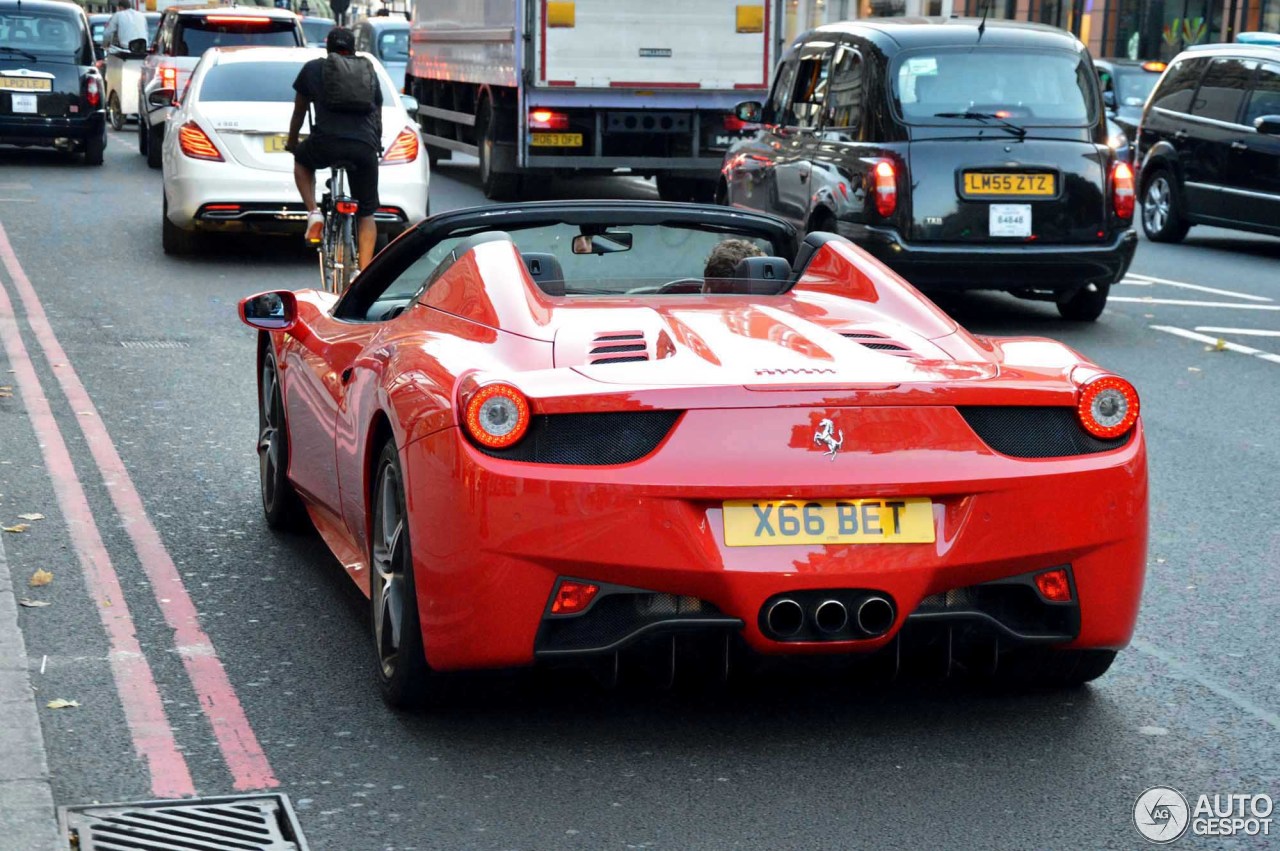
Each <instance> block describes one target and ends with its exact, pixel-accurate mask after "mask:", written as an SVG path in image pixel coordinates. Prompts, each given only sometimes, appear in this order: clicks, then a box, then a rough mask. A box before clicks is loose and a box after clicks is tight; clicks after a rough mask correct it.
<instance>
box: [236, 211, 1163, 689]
mask: <svg viewBox="0 0 1280 851" xmlns="http://www.w3.org/2000/svg"><path fill="white" fill-rule="evenodd" d="M727 240H741V241H744V242H746V243H749V245H747V246H746V247H745V250H744V246H743V245H742V244H741V243H734V244H732V245H729V246H727V249H729V252H728V253H729V254H730V255H731V256H735V257H741V260H740V261H739V262H737V263H736V266H734V267H733V271H732V274H726V273H725V271H724V270H720V271H718V272H716V273H715V274H714V277H712V278H709V279H708V278H705V277H704V265H705V262H706V260H707V258H708V256H709V255H711V254H712V253H713V252H720V253H722V254H723V253H725V250H726V246H725V245H722V243H725V241H727ZM240 309H241V316H242V318H243V320H244V321H245V322H246V323H247V324H249V325H250V326H252V327H254V328H257V329H259V330H260V334H259V344H258V358H257V364H258V377H259V381H258V390H259V402H260V404H259V422H260V427H261V436H260V439H259V442H258V454H259V456H260V460H261V465H260V468H261V477H262V501H263V506H264V508H265V511H266V516H267V521H268V523H269V524H270V525H272V526H279V525H285V524H289V523H292V522H294V521H297V520H299V519H301V518H303V517H304V516H305V517H309V519H310V521H311V523H312V524H314V526H315V528H316V529H318V530H319V532H320V534H321V535H322V536H323V537H324V540H325V541H326V542H327V543H328V545H329V547H330V548H331V549H332V550H333V553H334V554H335V555H336V556H337V558H338V560H339V561H340V562H341V563H342V565H343V566H344V567H345V568H346V570H347V572H348V573H349V574H350V576H351V578H352V579H354V580H355V582H356V583H357V584H358V585H359V587H360V588H361V589H362V590H363V591H364V592H365V593H366V594H367V595H368V596H369V598H370V601H371V610H372V617H371V620H372V626H373V639H374V643H375V645H376V649H377V657H378V674H379V678H380V682H381V686H382V691H383V694H384V697H385V698H386V699H387V700H388V701H389V702H390V703H391V704H393V705H406V704H411V703H415V702H419V701H421V700H422V699H424V698H427V699H429V698H430V697H431V696H432V695H433V694H434V693H436V690H438V689H440V688H442V687H443V686H442V679H441V676H442V672H448V671H456V670H461V669H475V668H494V667H507V666H521V665H528V664H532V663H534V662H538V661H548V660H568V659H579V660H584V661H588V662H591V663H594V664H596V667H601V666H603V667H604V668H606V669H609V670H613V671H617V670H618V669H619V664H618V659H619V658H622V660H623V665H622V667H623V668H624V670H625V667H626V664H627V660H628V659H629V658H630V655H629V654H643V653H651V654H653V655H654V658H658V659H661V660H663V664H669V665H672V666H675V665H678V664H680V663H679V661H678V660H679V658H680V656H681V653H682V652H683V650H682V648H684V647H686V646H687V647H689V648H690V649H691V651H692V650H694V649H701V650H702V651H705V650H706V648H707V647H711V648H713V649H715V652H717V653H724V654H725V655H726V658H727V656H728V655H730V654H737V653H742V654H744V655H747V656H752V657H755V658H759V656H760V655H762V654H763V655H775V656H776V655H786V654H792V655H802V654H872V653H875V654H878V655H877V656H876V658H880V659H888V660H890V662H891V663H892V664H894V665H897V664H898V663H899V660H903V659H908V658H912V659H914V658H921V654H932V655H931V656H928V657H927V658H933V659H937V660H939V662H940V664H941V665H942V666H943V668H942V669H943V670H947V671H949V670H952V669H953V668H964V669H968V670H971V671H977V672H980V673H984V674H990V675H992V676H994V677H995V678H996V679H997V680H999V679H1002V678H1003V679H1005V680H1012V681H1014V682H1017V683H1028V682H1029V683H1034V684H1039V685H1074V684H1078V683H1082V682H1085V681H1088V680H1091V679H1094V678H1095V677H1097V676H1099V675H1100V674H1102V673H1103V672H1104V671H1105V670H1106V669H1107V667H1108V666H1109V665H1110V664H1111V661H1112V660H1113V659H1114V657H1115V655H1116V651H1117V650H1119V649H1120V648H1122V647H1124V646H1125V645H1126V644H1127V643H1128V641H1129V639H1130V636H1131V634H1132V632H1133V628H1134V621H1135V618H1136V616H1137V612H1138V602H1139V597H1140V595H1141V591H1142V583H1143V576H1144V570H1145V564H1146V545H1147V471H1146V450H1145V446H1144V442H1143V433H1142V422H1141V420H1140V418H1139V416H1138V397H1137V394H1136V393H1135V392H1134V389H1133V387H1132V386H1131V385H1130V384H1129V383H1128V382H1127V381H1125V380H1124V379H1123V378H1120V377H1118V376H1116V375H1112V374H1110V373H1108V372H1107V371H1106V370H1104V369H1102V368H1100V367H1098V366H1096V365H1094V364H1093V363H1090V362H1089V361H1087V360H1085V359H1084V358H1083V357H1081V356H1080V355H1079V354H1078V353H1077V352H1074V351H1072V350H1071V349H1069V348H1068V347H1066V346H1064V345H1062V344H1060V343H1057V342H1054V341H1052V340H1044V339H1031V338H992V337H979V336H975V335H972V334H970V333H968V332H966V331H965V330H964V329H963V328H960V327H959V326H958V325H957V324H956V323H955V322H954V321H953V320H952V319H950V318H948V317H947V316H946V315H945V314H944V313H943V312H941V311H940V310H938V309H937V308H936V307H935V306H934V305H933V304H932V303H931V302H930V301H929V300H928V299H926V298H924V297H923V296H922V295H921V294H920V293H919V292H917V291H916V290H915V289H914V288H913V287H911V286H910V285H909V284H908V283H906V282H905V281H903V280H902V279H901V278H899V277H897V276H896V275H895V274H894V273H893V272H891V271H890V270H889V269H887V268H886V267H885V266H883V265H881V264H880V263H879V262H877V261H876V260H874V259H872V258H871V257H870V256H869V255H867V254H866V253H864V252H863V251H861V250H859V249H858V248H856V247H855V246H854V245H853V244H852V243H850V242H849V241H847V240H845V239H843V238H842V237H839V236H837V235H834V234H828V233H814V234H810V235H808V236H807V237H806V238H805V239H804V240H803V241H801V240H799V239H798V237H797V234H796V232H795V230H794V229H793V228H792V227H791V226H790V225H788V224H787V223H785V222H783V221H780V220H778V219H775V218H772V217H770V216H764V215H759V214H753V213H747V212H742V211H737V210H729V209H725V208H722V207H702V206H697V205H681V204H662V203H636V202H562V203H538V204H525V205H515V206H509V207H487V208H483V209H474V210H461V211H457V212H453V213H448V214H444V215H437V216H435V217H433V218H431V219H429V220H427V221H426V222H424V223H422V224H421V225H419V226H417V227H415V228H413V229H412V230H410V231H409V232H407V233H406V234H404V235H403V236H401V237H400V238H399V239H397V240H396V241H395V242H394V243H392V245H391V246H390V247H388V248H387V249H386V250H385V251H383V252H382V253H381V254H379V255H378V257H377V258H376V259H375V260H374V261H373V262H372V263H371V264H370V266H369V268H368V269H367V270H366V271H365V272H364V273H363V274H362V275H360V277H359V278H358V280H357V281H356V283H355V284H354V285H353V286H352V288H351V289H350V290H348V291H347V292H346V293H345V294H344V295H343V296H342V297H340V298H339V297H337V296H334V295H330V294H327V293H323V292H319V291H315V290H303V291H299V292H287V291H279V292H269V293H263V294H261V295H257V296H252V297H250V298H247V299H245V300H244V301H243V302H242V303H241V306H240ZM601 663H602V665H601Z"/></svg>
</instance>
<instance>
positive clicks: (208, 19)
mask: <svg viewBox="0 0 1280 851" xmlns="http://www.w3.org/2000/svg"><path fill="white" fill-rule="evenodd" d="M306 43H307V39H306V36H305V35H304V34H303V31H302V24H300V23H299V22H298V16H297V15H295V14H294V13H293V12H291V11H289V10H288V9H271V8H266V7H263V6H199V7H184V6H170V7H169V8H168V9H165V10H164V13H163V17H162V18H161V21H160V29H159V32H158V33H157V34H156V40H155V42H153V44H152V49H151V53H150V54H149V55H148V56H147V59H146V61H145V62H144V63H143V65H142V73H141V76H140V79H139V82H138V92H139V94H138V103H139V104H140V105H141V106H140V112H139V115H138V118H139V120H138V153H140V154H144V155H145V156H146V158H147V165H149V166H151V167H152V168H159V167H160V149H161V145H162V144H163V143H164V132H165V131H164V128H165V119H166V118H168V117H169V114H170V113H172V112H173V110H174V109H175V108H176V106H177V104H176V102H175V99H176V98H179V97H181V95H182V93H183V91H184V90H185V89H186V86H187V80H188V79H189V78H190V77H191V71H192V70H193V69H194V68H195V67H196V63H197V62H199V61H200V56H201V55H202V54H203V53H204V52H205V51H206V50H208V49H209V48H211V47H237V46H242V45H245V46H261V47H304V46H306ZM161 89H163V90H165V91H168V92H171V93H172V95H173V99H170V100H169V101H165V100H164V99H163V98H161V99H158V100H156V99H152V98H151V94H152V93H153V92H155V91H157V90H161Z"/></svg>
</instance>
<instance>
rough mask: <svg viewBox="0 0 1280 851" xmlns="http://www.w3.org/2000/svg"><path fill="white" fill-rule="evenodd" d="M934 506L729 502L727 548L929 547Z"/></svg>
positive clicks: (911, 500) (916, 502)
mask: <svg viewBox="0 0 1280 851" xmlns="http://www.w3.org/2000/svg"><path fill="white" fill-rule="evenodd" d="M933 540H934V533H933V502H932V501H930V500H928V499H924V498H921V497H904V498H902V499H810V500H745V499H743V500H730V501H728V502H725V503H724V542H725V543H726V544H727V545H728V546H731V547H768V546H778V545H781V544H931V543H933Z"/></svg>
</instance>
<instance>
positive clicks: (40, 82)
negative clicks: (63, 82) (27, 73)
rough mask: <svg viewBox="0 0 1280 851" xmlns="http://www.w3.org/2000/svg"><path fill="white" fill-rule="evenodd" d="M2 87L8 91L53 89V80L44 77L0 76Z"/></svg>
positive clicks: (0, 86) (0, 85) (0, 87)
mask: <svg viewBox="0 0 1280 851" xmlns="http://www.w3.org/2000/svg"><path fill="white" fill-rule="evenodd" d="M0 89H3V90H4V91H8V92H48V91H53V81H52V80H48V79H45V78H44V77H0Z"/></svg>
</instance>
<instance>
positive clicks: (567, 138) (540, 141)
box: [529, 133, 582, 148]
mask: <svg viewBox="0 0 1280 851" xmlns="http://www.w3.org/2000/svg"><path fill="white" fill-rule="evenodd" d="M529 144H530V145H532V146H534V147H537V148H581V147H582V134H581V133H530V134H529Z"/></svg>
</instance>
